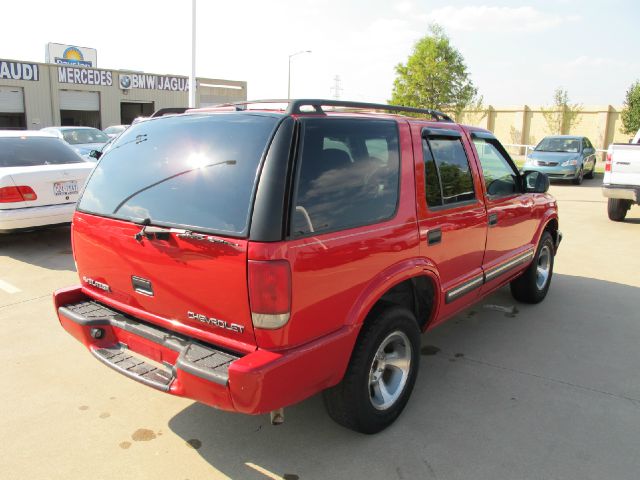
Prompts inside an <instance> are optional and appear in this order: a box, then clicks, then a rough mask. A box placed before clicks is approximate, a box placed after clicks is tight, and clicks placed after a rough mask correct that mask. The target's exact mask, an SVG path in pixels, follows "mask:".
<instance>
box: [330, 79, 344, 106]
mask: <svg viewBox="0 0 640 480" xmlns="http://www.w3.org/2000/svg"><path fill="white" fill-rule="evenodd" d="M341 83H342V82H341V80H340V75H336V76H335V77H333V87H331V89H330V90H331V91H332V92H333V98H335V99H336V100H339V99H340V94H341V93H342V87H341V86H340V84H341Z"/></svg>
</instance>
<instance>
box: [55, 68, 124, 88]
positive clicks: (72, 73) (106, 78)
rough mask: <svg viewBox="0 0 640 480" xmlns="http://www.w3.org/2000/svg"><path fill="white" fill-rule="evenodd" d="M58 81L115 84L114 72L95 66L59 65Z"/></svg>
mask: <svg viewBox="0 0 640 480" xmlns="http://www.w3.org/2000/svg"><path fill="white" fill-rule="evenodd" d="M58 82H59V83H73V84H75V85H99V86H102V87H110V86H111V85H113V73H112V72H109V71H108V70H96V69H95V68H77V67H58Z"/></svg>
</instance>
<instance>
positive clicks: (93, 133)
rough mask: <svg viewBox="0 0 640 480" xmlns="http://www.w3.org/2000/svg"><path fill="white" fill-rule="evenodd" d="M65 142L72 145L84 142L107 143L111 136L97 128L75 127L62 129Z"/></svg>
mask: <svg viewBox="0 0 640 480" xmlns="http://www.w3.org/2000/svg"><path fill="white" fill-rule="evenodd" d="M62 136H63V137H64V140H65V142H67V143H68V144H70V145H82V144H83V143H107V142H108V141H109V137H108V136H107V135H105V134H104V133H102V132H101V131H100V130H98V129H97V128H77V129H76V128H74V129H65V130H62Z"/></svg>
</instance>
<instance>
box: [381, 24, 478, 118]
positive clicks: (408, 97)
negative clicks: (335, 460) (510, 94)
mask: <svg viewBox="0 0 640 480" xmlns="http://www.w3.org/2000/svg"><path fill="white" fill-rule="evenodd" d="M477 94H478V89H477V88H476V87H475V86H474V85H473V82H472V81H471V79H470V78H469V73H468V72H467V66H466V65H465V63H464V58H463V57H462V54H461V53H460V52H459V51H458V50H457V49H456V48H455V47H454V46H453V45H451V42H450V40H449V37H448V36H447V35H446V34H445V32H444V30H443V29H442V27H440V26H439V25H437V24H432V25H430V26H429V33H428V34H427V35H426V36H425V37H423V38H421V39H420V40H418V42H417V43H416V44H415V46H414V48H413V53H412V54H411V55H410V56H409V58H408V59H407V63H405V64H403V63H399V64H398V65H396V79H395V80H394V82H393V91H392V93H391V100H389V103H390V104H392V105H405V106H408V107H418V108H433V109H438V110H446V111H449V112H453V114H454V116H455V117H456V118H458V117H459V116H460V115H461V114H462V111H463V110H464V109H465V107H467V106H468V105H470V104H471V103H472V102H473V101H474V100H475V101H477V98H476V96H477ZM481 102H482V100H480V103H481Z"/></svg>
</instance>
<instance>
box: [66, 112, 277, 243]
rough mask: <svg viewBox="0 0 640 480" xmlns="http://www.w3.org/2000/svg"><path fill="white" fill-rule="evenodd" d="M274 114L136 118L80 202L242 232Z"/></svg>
mask: <svg viewBox="0 0 640 480" xmlns="http://www.w3.org/2000/svg"><path fill="white" fill-rule="evenodd" d="M278 121H279V118H278V117H276V116H272V115H264V114H244V113H243V114H235V113H230V114H216V115H195V114H194V115H188V116H175V117H162V118H158V119H156V120H151V121H146V122H141V123H139V124H137V125H134V126H132V127H130V128H129V129H127V130H126V131H125V132H124V133H123V134H122V135H121V136H120V137H118V139H117V140H115V141H114V142H113V143H112V144H111V145H110V147H109V148H108V149H107V150H106V152H105V153H104V155H103V156H102V157H101V159H100V163H99V164H98V166H97V167H96V169H95V171H94V173H93V175H92V176H91V178H90V179H89V181H88V183H87V187H86V189H85V192H84V195H83V196H82V198H81V199H80V203H79V207H78V208H79V209H80V210H82V211H85V212H89V213H95V214H98V215H106V216H109V217H115V218H120V219H123V220H132V221H135V222H142V221H143V220H145V219H149V220H150V221H151V222H152V223H153V224H155V225H168V226H178V227H186V228H193V229H199V230H204V231H214V232H221V233H227V234H231V235H236V236H242V235H244V234H245V233H246V231H247V229H248V217H249V209H250V204H251V199H252V196H253V191H254V187H255V183H256V180H257V172H258V166H259V164H260V159H261V158H262V155H263V153H264V151H265V149H266V147H267V145H268V143H269V139H270V138H271V135H272V133H273V131H274V129H275V127H276V124H277V122H278Z"/></svg>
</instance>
